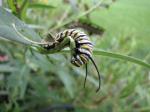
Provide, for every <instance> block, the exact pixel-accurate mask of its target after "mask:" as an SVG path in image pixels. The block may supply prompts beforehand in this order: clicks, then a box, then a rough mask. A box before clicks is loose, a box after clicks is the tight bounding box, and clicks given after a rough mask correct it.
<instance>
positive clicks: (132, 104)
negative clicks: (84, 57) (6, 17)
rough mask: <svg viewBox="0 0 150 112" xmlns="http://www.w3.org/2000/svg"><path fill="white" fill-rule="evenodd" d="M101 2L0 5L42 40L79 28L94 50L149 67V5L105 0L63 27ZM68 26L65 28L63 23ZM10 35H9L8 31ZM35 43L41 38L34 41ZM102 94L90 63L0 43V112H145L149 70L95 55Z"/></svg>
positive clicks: (25, 0)
mask: <svg viewBox="0 0 150 112" xmlns="http://www.w3.org/2000/svg"><path fill="white" fill-rule="evenodd" d="M98 2H99V0H55V1H53V0H4V1H1V6H3V7H5V8H7V10H9V11H10V12H12V13H13V14H14V15H15V16H17V17H18V18H20V19H21V20H23V21H24V22H25V23H27V25H28V26H29V27H30V28H32V29H34V30H35V31H36V32H38V33H39V35H40V36H41V37H42V38H44V37H45V36H46V34H47V33H48V32H51V33H52V34H53V35H55V33H57V32H59V31H61V30H64V29H66V28H70V27H71V28H72V27H80V29H82V30H84V31H85V32H87V33H88V34H89V35H90V38H91V40H92V42H93V43H94V45H95V48H97V49H103V50H106V51H112V52H118V53H121V54H126V55H131V56H134V57H137V58H140V59H142V60H144V61H146V62H147V63H150V52H149V51H150V45H149V44H150V29H149V26H150V21H149V20H150V11H149V10H150V7H149V6H150V1H149V0H104V2H102V4H101V5H100V6H99V7H98V8H97V9H96V10H94V11H92V12H91V13H89V14H87V15H85V16H83V17H81V18H78V19H76V20H75V21H71V22H69V23H67V21H70V20H72V18H76V17H77V16H78V15H79V14H82V13H84V12H85V11H87V10H89V9H90V8H92V7H94V6H95V5H96V4H97V3H98ZM64 23H67V24H64ZM8 33H9V32H8ZM34 39H35V40H36V39H37V40H39V38H36V37H35V38H34ZM94 58H95V60H96V63H97V64H98V68H99V70H100V72H101V74H102V85H101V90H100V91H99V92H98V93H95V90H96V87H97V86H98V80H97V76H96V71H95V69H94V68H93V66H92V64H89V70H88V72H89V73H88V74H89V75H88V80H87V83H86V88H85V89H84V88H83V81H84V76H85V72H84V67H81V68H76V67H74V66H72V65H71V64H70V55H69V54H51V55H41V54H38V53H36V52H33V51H31V50H29V49H27V47H25V46H24V45H21V44H18V43H13V42H10V41H5V40H0V112H22V111H24V112H35V111H36V112H38V111H39V112H66V111H65V110H68V111H70V112H73V111H75V112H100V111H101V112H133V111H134V112H135V111H136V112H149V111H150V72H149V70H148V69H147V68H144V67H141V66H139V65H135V64H133V63H130V62H126V61H118V60H115V59H112V58H108V57H102V56H94Z"/></svg>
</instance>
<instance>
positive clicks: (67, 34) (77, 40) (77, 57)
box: [43, 29, 101, 92]
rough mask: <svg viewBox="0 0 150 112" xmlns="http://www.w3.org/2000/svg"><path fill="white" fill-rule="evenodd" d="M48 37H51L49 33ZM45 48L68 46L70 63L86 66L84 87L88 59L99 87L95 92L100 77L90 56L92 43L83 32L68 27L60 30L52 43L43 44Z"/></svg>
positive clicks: (58, 48)
mask: <svg viewBox="0 0 150 112" xmlns="http://www.w3.org/2000/svg"><path fill="white" fill-rule="evenodd" d="M48 37H52V36H51V35H50V34H49V35H48ZM43 47H44V48H45V49H46V50H54V49H56V50H58V51H59V50H62V49H63V48H65V47H70V49H71V63H72V64H73V65H74V66H76V67H80V66H82V65H85V67H86V76H85V81H84V87H85V83H86V78H87V69H88V68H87V63H88V61H89V60H91V62H92V63H93V65H94V67H95V69H96V71H97V73H98V78H99V87H98V88H97V90H96V92H98V91H99V89H100V84H101V81H100V80H101V77H100V73H99V71H98V68H97V66H96V64H95V61H94V60H93V58H92V50H93V44H92V43H91V41H90V39H89V37H88V36H87V35H86V34H85V33H84V32H81V31H79V30H76V29H68V30H65V31H63V32H60V33H58V34H57V35H56V38H55V39H54V42H53V43H52V44H47V45H44V46H43Z"/></svg>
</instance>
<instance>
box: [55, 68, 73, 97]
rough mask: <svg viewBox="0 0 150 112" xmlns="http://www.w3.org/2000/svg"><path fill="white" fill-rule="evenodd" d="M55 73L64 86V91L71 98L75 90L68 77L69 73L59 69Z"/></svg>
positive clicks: (71, 80)
mask: <svg viewBox="0 0 150 112" xmlns="http://www.w3.org/2000/svg"><path fill="white" fill-rule="evenodd" d="M57 73H58V76H59V78H60V79H61V81H62V82H63V83H64V86H65V88H66V90H67V91H68V93H69V95H70V97H71V98H73V97H74V91H75V88H74V87H73V85H74V80H73V78H72V77H71V76H70V74H69V73H67V70H64V69H59V71H57Z"/></svg>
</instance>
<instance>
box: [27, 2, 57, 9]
mask: <svg viewBox="0 0 150 112" xmlns="http://www.w3.org/2000/svg"><path fill="white" fill-rule="evenodd" d="M29 7H30V8H42V9H44V8H46V9H53V8H55V7H54V6H52V5H46V4H40V3H34V4H30V5H29Z"/></svg>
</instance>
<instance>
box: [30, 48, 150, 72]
mask: <svg viewBox="0 0 150 112" xmlns="http://www.w3.org/2000/svg"><path fill="white" fill-rule="evenodd" d="M32 49H33V50H35V51H37V52H39V53H42V54H54V53H70V50H61V51H59V52H57V51H52V52H49V51H46V50H44V49H41V48H39V49H37V48H36V47H34V48H33V47H32ZM40 49H41V50H40ZM93 54H94V55H102V56H107V57H110V58H116V59H120V60H125V61H129V62H132V63H135V64H138V65H141V66H144V67H147V68H149V69H150V64H149V63H146V62H144V61H142V60H140V59H138V58H135V57H131V56H127V55H122V54H119V53H112V52H108V51H103V50H94V51H93Z"/></svg>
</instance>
